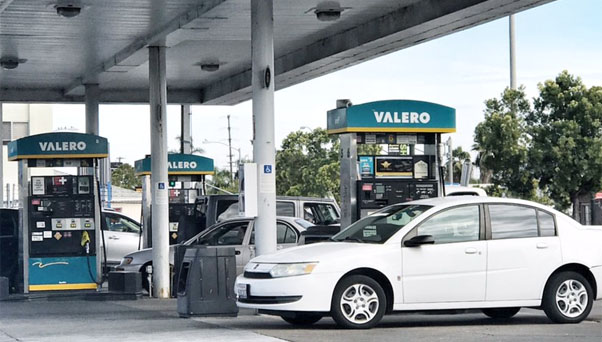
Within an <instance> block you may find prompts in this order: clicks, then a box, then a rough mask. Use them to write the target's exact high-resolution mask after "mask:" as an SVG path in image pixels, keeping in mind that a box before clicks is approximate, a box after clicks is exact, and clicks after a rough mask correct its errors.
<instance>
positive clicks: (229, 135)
mask: <svg viewBox="0 0 602 342" xmlns="http://www.w3.org/2000/svg"><path fill="white" fill-rule="evenodd" d="M228 152H229V153H228V158H230V184H232V183H234V174H233V173H232V135H231V134H230V114H228Z"/></svg>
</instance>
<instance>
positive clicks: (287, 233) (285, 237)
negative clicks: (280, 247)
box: [276, 222, 297, 244]
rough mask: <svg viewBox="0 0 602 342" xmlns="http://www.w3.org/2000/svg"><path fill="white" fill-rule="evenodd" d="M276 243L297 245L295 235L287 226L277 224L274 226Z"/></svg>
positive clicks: (280, 223)
mask: <svg viewBox="0 0 602 342" xmlns="http://www.w3.org/2000/svg"><path fill="white" fill-rule="evenodd" d="M276 235H277V243H278V244H281V243H297V233H295V231H294V230H293V228H291V227H289V226H288V225H287V224H285V223H282V222H278V224H277V225H276Z"/></svg>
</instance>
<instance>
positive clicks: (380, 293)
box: [235, 196, 602, 328]
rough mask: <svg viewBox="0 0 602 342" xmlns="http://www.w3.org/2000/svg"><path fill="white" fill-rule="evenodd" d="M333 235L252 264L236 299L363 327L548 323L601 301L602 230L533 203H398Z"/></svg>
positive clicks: (288, 314)
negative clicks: (392, 318) (531, 316)
mask: <svg viewBox="0 0 602 342" xmlns="http://www.w3.org/2000/svg"><path fill="white" fill-rule="evenodd" d="M332 239H333V240H334V242H327V243H316V244H312V245H307V246H299V247H297V248H291V249H288V250H285V251H280V252H277V253H274V254H270V255H262V256H259V257H257V258H254V259H252V260H251V261H250V262H249V263H248V264H247V266H246V267H245V271H244V273H243V274H242V275H240V276H239V277H238V278H237V280H236V285H235V288H236V291H237V294H238V306H240V307H244V308H252V309H258V310H259V312H260V313H267V314H273V315H280V316H281V317H282V318H284V319H285V320H286V321H287V322H290V323H293V324H311V323H314V322H316V321H318V320H319V319H320V318H321V317H322V316H332V317H333V318H334V320H335V321H336V322H337V323H338V324H339V325H341V326H343V327H347V328H370V327H373V326H374V325H376V324H377V323H378V322H379V321H380V320H381V318H382V317H383V315H384V314H386V313H391V312H395V311H413V310H438V309H481V310H482V311H483V313H484V314H485V315H487V316H489V317H493V318H506V319H507V318H510V317H512V316H514V315H515V314H516V313H517V312H518V311H519V310H520V308H521V307H537V308H542V309H543V310H544V311H545V313H546V315H547V316H548V317H549V318H550V319H551V320H552V321H554V322H558V323H577V322H580V321H582V320H583V319H585V318H586V317H587V316H588V315H589V313H590V310H591V309H592V305H593V301H594V300H596V299H602V249H601V248H600V246H602V227H600V226H597V227H591V226H590V227H588V226H582V225H581V224H579V223H578V222H576V221H574V220H573V219H571V218H570V217H568V216H566V215H565V214H563V213H561V212H558V211H556V210H554V209H551V208H549V207H546V206H544V205H541V204H539V203H534V202H529V201H523V200H513V199H506V198H492V197H481V196H458V197H445V198H432V199H425V200H419V201H413V202H407V203H401V204H395V205H392V206H389V207H387V208H385V209H382V210H380V211H379V212H377V213H374V214H372V215H370V216H367V217H365V218H363V219H361V220H359V221H357V222H356V223H354V224H352V225H350V226H349V227H348V228H347V229H345V230H343V231H342V232H340V233H339V234H337V235H335V236H334V237H333V238H332Z"/></svg>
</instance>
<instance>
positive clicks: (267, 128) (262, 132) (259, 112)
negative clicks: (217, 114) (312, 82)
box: [251, 0, 276, 255]
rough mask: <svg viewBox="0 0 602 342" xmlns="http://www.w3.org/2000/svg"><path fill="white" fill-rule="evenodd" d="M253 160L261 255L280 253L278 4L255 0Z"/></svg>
mask: <svg viewBox="0 0 602 342" xmlns="http://www.w3.org/2000/svg"><path fill="white" fill-rule="evenodd" d="M251 49H252V60H253V61H252V78H251V80H252V81H251V84H252V89H253V125H254V130H253V131H254V136H253V160H254V161H255V163H257V167H258V170H257V175H258V179H257V184H258V189H257V219H256V221H255V227H256V229H255V246H256V249H257V255H262V254H269V253H274V252H276V174H275V173H276V168H275V166H276V165H275V164H276V147H275V144H274V135H275V133H274V4H273V1H272V0H251Z"/></svg>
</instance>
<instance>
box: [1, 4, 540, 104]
mask: <svg viewBox="0 0 602 342" xmlns="http://www.w3.org/2000/svg"><path fill="white" fill-rule="evenodd" d="M549 1H550V0H454V1H448V0H373V1H365V0H340V1H338V2H337V1H317V0H312V1H296V0H278V1H274V49H275V70H274V75H275V82H276V88H277V89H281V88H284V87H287V86H290V85H294V84H297V83H300V82H303V81H306V80H310V79H312V78H315V77H318V76H320V75H324V74H327V73H330V72H333V71H336V70H339V69H342V68H345V67H348V66H351V65H354V64H358V63H360V62H363V61H366V60H369V59H372V58H375V57H378V56H380V55H384V54H387V53H389V52H392V51H396V50H400V49H403V48H406V47H410V46H413V45H416V44H419V43H421V42H424V41H428V40H431V39H434V38H437V37H440V36H444V35H446V34H449V33H453V32H456V31H459V30H463V29H465V28H469V27H472V26H475V25H478V24H481V23H484V22H488V21H491V20H494V19H497V18H501V17H504V16H507V15H509V14H511V13H515V12H519V11H522V10H525V9H528V8H530V7H534V6H537V5H540V4H543V3H546V2H549ZM70 6H71V9H69V8H68V7H70ZM73 7H75V8H80V10H77V9H73ZM59 12H60V13H61V14H62V15H58V14H57V13H59ZM333 12H334V13H333ZM336 12H339V13H340V17H339V18H337V17H338V15H337V14H336ZM325 19H328V20H325ZM163 42H164V43H163ZM156 44H161V45H162V44H165V45H166V46H167V47H168V48H169V49H168V50H167V87H168V97H167V99H168V102H170V103H205V104H236V103H239V102H241V101H245V100H248V99H249V98H250V96H251V14H250V0H140V1H123V0H103V1H93V0H54V1H53V0H49V1H39V0H0V64H1V65H2V70H0V101H5V102H23V101H26V102H82V101H83V100H84V93H85V91H84V89H85V88H84V85H85V84H99V86H100V101H101V102H103V103H118V102H127V103H148V101H149V91H148V84H149V74H148V73H149V71H148V70H149V67H148V49H147V47H148V46H149V45H156Z"/></svg>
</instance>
